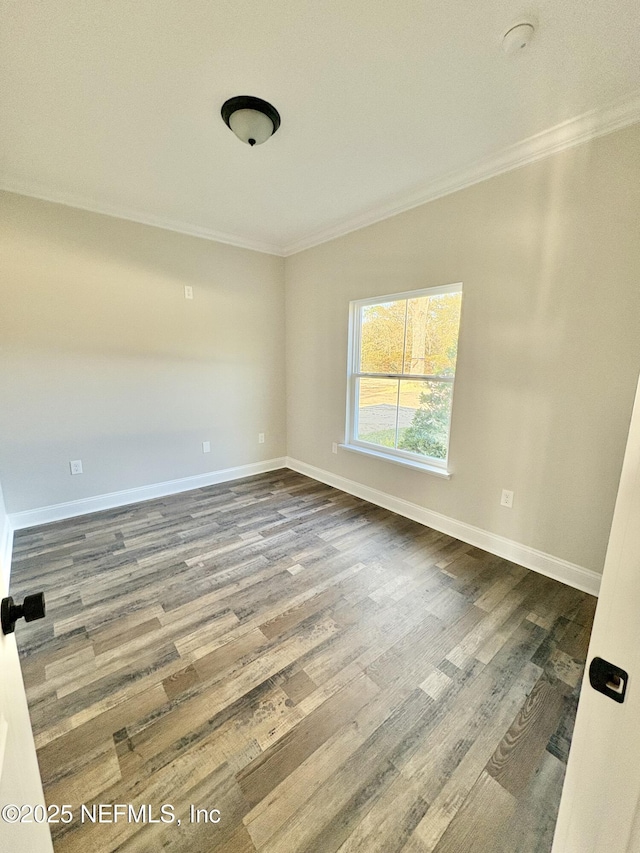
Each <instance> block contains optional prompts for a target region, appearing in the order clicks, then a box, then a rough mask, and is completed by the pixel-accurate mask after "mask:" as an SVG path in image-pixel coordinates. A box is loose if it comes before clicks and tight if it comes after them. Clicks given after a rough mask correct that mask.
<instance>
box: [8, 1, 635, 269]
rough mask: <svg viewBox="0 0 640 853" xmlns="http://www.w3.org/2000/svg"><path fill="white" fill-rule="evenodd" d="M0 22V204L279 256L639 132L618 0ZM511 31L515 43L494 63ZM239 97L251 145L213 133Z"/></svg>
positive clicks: (107, 7) (14, 16) (88, 14)
mask: <svg viewBox="0 0 640 853" xmlns="http://www.w3.org/2000/svg"><path fill="white" fill-rule="evenodd" d="M523 2H526V0H523ZM0 17H1V21H0V116H1V117H2V118H1V120H0V186H2V187H4V188H6V189H10V190H13V191H15V192H22V193H25V194H27V195H34V196H38V197H41V198H48V199H51V200H54V201H61V202H64V203H67V204H71V205H74V206H77V207H84V208H88V209H91V210H97V211H101V212H104V213H111V214H114V215H118V216H123V217H126V218H130V219H134V220H139V221H143V222H150V223H152V224H157V225H161V226H163V227H167V228H172V229H174V230H178V231H186V232H187V233H194V234H201V235H203V236H208V237H211V238H213V239H220V240H223V241H226V242H230V243H235V244H237V245H242V246H249V247H251V248H256V249H260V250H263V251H269V252H274V253H276V254H285V255H286V254H291V253H292V252H294V251H297V250H299V249H301V248H304V247H306V246H309V245H313V244H314V243H318V242H321V241H322V240H325V239H328V238H330V237H333V236H336V235H338V234H341V233H345V232H347V231H349V230H352V229H353V228H356V227H359V226H361V225H364V224H367V223H368V222H371V221H375V220H376V219H380V218H383V217H385V216H388V215H391V214H392V213H394V212H397V211H399V210H402V209H406V208H407V207H410V206H413V205H415V204H418V203H421V202H422V201H425V200H427V199H428V198H431V197H435V196H437V195H441V194H443V193H445V192H447V191H450V190H451V189H455V188H457V187H458V186H462V185H464V184H465V183H471V182H473V181H475V180H479V179H481V178H483V177H487V176H488V175H490V174H495V173H497V172H499V171H504V170H505V169H506V168H512V167H513V166H514V165H516V164H517V163H520V162H526V161H527V160H530V159H535V158H536V157H537V156H541V155H544V154H545V153H548V151H550V150H555V149H556V148H557V147H562V146H563V145H567V144H572V143H574V142H576V141H580V140H581V139H582V138H587V137H588V136H589V135H593V134H597V133H601V132H607V131H608V130H611V129H614V128H615V127H618V126H623V125H624V124H629V123H631V122H632V121H638V120H640V63H639V62H638V44H637V42H638V39H637V36H638V4H637V0H618V2H611V0H598V2H586V3H585V2H584V0H538V2H537V3H536V5H535V6H527V5H521V3H520V2H519V0H515V2H514V0H474V2H469V0H447V2H442V1H441V0H421V2H417V0H404V2H402V3H392V2H389V0H387V2H381V0H316V2H308V0H269V2H266V0H184V2H180V0H135V2H131V0H0ZM522 18H530V19H531V18H533V19H534V20H535V21H536V22H537V31H536V35H535V37H534V40H533V41H532V43H531V45H530V46H529V47H528V48H527V49H526V50H524V51H522V52H521V53H519V54H517V55H515V56H508V55H505V53H504V52H503V51H502V49H501V44H500V42H501V36H502V33H503V32H504V31H505V30H506V29H507V28H508V27H509V26H510V25H511V24H513V23H514V22H516V21H517V20H519V19H522ZM238 94H249V95H256V96H258V97H261V98H264V99H266V100H268V101H270V102H272V103H273V104H274V105H275V106H276V107H277V109H278V110H279V112H280V114H281V116H282V126H281V128H280V130H279V131H278V132H277V134H276V135H275V136H274V137H273V138H271V139H270V140H268V141H267V142H266V143H265V144H264V145H260V146H256V147H255V148H250V147H249V146H247V145H244V144H242V143H241V142H240V141H239V140H238V139H237V138H236V137H235V136H234V135H233V134H232V133H231V132H230V131H229V129H228V128H227V127H226V126H225V125H224V123H223V122H222V120H221V118H220V107H221V105H222V103H223V102H224V101H225V100H226V99H227V98H229V97H231V96H233V95H238ZM576 117H578V118H577V119H576ZM574 119H576V120H574ZM570 120H571V121H570Z"/></svg>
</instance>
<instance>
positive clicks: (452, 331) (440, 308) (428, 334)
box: [403, 293, 462, 376]
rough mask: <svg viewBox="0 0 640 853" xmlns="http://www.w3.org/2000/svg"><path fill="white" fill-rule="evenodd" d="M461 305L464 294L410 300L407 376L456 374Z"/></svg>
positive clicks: (405, 368)
mask: <svg viewBox="0 0 640 853" xmlns="http://www.w3.org/2000/svg"><path fill="white" fill-rule="evenodd" d="M461 302H462V294H461V293H441V294H438V295H437V296H421V297H419V298H418V299H409V300H408V308H407V333H406V349H405V357H404V370H403V373H414V374H416V373H422V374H427V375H432V376H453V375H454V373H455V369H456V355H457V352H458V327H459V325H460V305H461Z"/></svg>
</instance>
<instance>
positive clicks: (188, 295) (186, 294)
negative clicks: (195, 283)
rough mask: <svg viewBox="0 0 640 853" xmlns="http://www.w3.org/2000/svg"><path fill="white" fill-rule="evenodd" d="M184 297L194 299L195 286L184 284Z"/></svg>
mask: <svg viewBox="0 0 640 853" xmlns="http://www.w3.org/2000/svg"><path fill="white" fill-rule="evenodd" d="M184 298H185V299H193V287H191V285H190V284H185V286H184Z"/></svg>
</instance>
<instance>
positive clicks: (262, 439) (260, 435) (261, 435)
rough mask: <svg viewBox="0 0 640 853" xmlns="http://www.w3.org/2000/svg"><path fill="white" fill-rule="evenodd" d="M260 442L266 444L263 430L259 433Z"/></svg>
mask: <svg viewBox="0 0 640 853" xmlns="http://www.w3.org/2000/svg"><path fill="white" fill-rule="evenodd" d="M258 444H264V433H263V432H259V433H258Z"/></svg>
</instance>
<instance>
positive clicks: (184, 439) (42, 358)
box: [0, 193, 285, 512]
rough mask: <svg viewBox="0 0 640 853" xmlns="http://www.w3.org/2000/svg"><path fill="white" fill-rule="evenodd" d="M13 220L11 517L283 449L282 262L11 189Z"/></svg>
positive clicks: (8, 351) (0, 301)
mask: <svg viewBox="0 0 640 853" xmlns="http://www.w3.org/2000/svg"><path fill="white" fill-rule="evenodd" d="M0 222H1V223H2V224H1V225H0V235H1V236H0V240H1V245H0V364H1V370H0V476H1V477H2V483H3V486H4V495H5V501H6V504H7V510H8V511H9V512H16V511H19V510H24V509H32V508H35V507H41V506H48V505H51V504H56V503H60V502H64V501H69V500H74V499H78V498H84V497H88V496H93V495H100V494H105V493H108V492H112V491H118V490H120V489H127V488H133V487H137V486H142V485H148V484H153V483H158V482H163V481H165V480H170V479H175V478H180V477H188V476H191V475H196V474H200V473H206V472H209V471H216V470H219V469H222V468H228V467H232V466H236V465H244V464H248V463H252V462H258V461H261V460H267V459H271V458H274V457H279V456H282V455H283V454H284V453H285V415H284V411H285V396H284V283H283V266H284V262H283V259H282V258H276V257H272V256H270V255H264V254H260V253H258V252H251V251H248V250H244V249H238V248H234V247H231V246H226V245H223V244H220V243H214V242H211V241H208V240H202V239H198V238H195V237H188V236H184V235H181V234H175V233H173V232H168V231H163V230H160V229H158V228H152V227H148V226H145V225H139V224H135V223H132V222H126V221H124V220H118V219H114V218H110V217H106V216H100V215H97V214H92V213H87V212H84V211H79V210H73V209H71V208H67V207H63V206H61V205H54V204H48V203H46V202H41V201H36V200H33V199H27V198H24V197H21V196H17V195H11V194H9V193H0ZM187 284H188V285H191V286H192V287H193V290H194V299H193V301H188V300H185V298H184V285H187ZM259 432H264V433H265V434H266V440H265V443H264V444H263V445H259V444H258V433H259ZM205 440H209V441H211V453H210V454H206V455H205V454H203V453H202V444H201V443H202V441H205ZM71 459H82V462H83V466H84V472H85V473H84V474H83V475H81V476H74V477H72V476H70V473H69V460H71Z"/></svg>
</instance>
